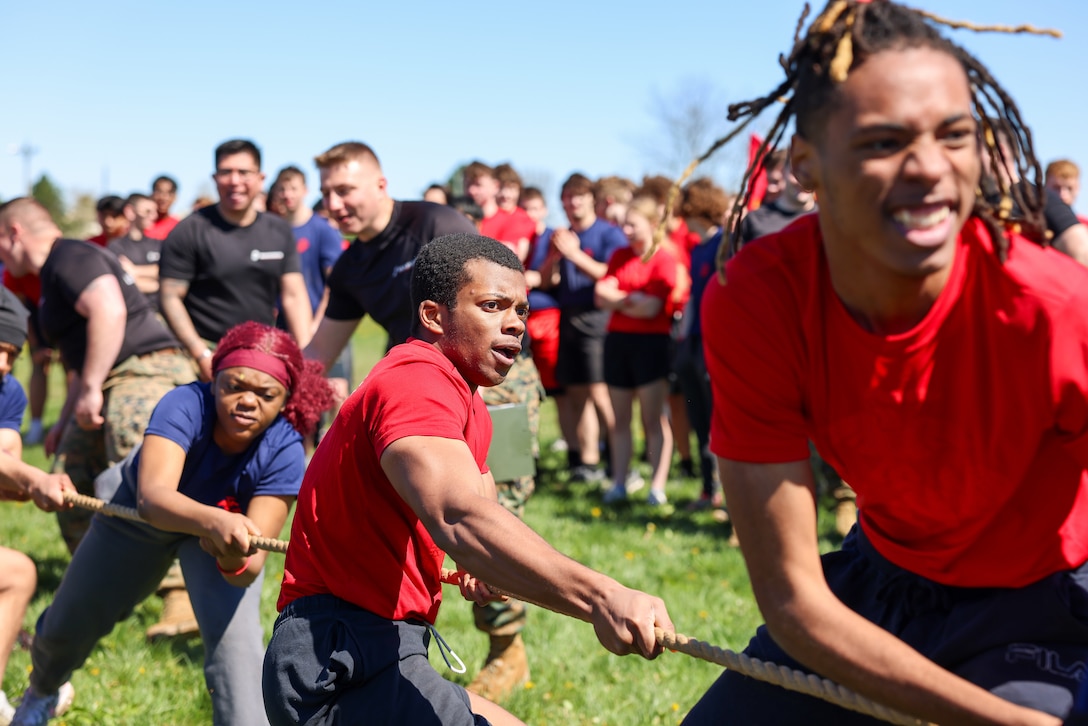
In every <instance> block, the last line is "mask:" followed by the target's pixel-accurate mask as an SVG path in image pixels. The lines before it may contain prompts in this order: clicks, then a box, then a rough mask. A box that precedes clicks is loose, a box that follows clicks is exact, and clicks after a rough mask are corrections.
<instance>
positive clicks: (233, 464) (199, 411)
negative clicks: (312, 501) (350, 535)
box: [113, 383, 306, 512]
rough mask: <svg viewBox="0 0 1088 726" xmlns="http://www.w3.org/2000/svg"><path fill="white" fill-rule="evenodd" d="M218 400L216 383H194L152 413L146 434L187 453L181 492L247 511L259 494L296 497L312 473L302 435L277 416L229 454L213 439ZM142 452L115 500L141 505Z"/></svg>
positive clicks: (131, 459) (129, 463) (130, 462)
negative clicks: (304, 476)
mask: <svg viewBox="0 0 1088 726" xmlns="http://www.w3.org/2000/svg"><path fill="white" fill-rule="evenodd" d="M214 426H215V397H214V396H213V394H212V391H211V384H210V383H190V384H188V385H185V386H179V387H178V388H175V389H174V390H172V391H170V392H169V393H167V394H166V395H165V396H163V397H162V400H161V401H159V403H158V405H157V406H155V410H154V411H152V412H151V420H150V421H149V422H148V424H147V431H146V432H145V436H146V435H149V434H150V435H155V436H162V437H163V438H167V439H170V440H171V441H173V442H174V443H176V444H177V445H178V446H180V447H181V448H182V449H184V450H185V454H186V456H185V466H184V467H183V468H182V472H181V480H180V482H179V484H178V491H179V492H181V493H182V494H184V495H185V496H187V497H189V498H190V499H194V500H196V501H198V502H200V503H201V504H208V505H210V506H217V505H219V504H220V502H222V501H224V500H228V501H229V500H230V499H233V501H234V502H236V503H237V504H238V506H239V508H240V509H241V511H242V512H245V511H246V510H247V508H248V507H249V501H250V499H252V498H253V497H255V496H259V495H269V496H292V497H293V496H296V495H297V494H298V489H299V486H300V485H301V484H302V474H303V472H304V471H305V469H306V456H305V453H304V451H303V448H302V436H300V435H299V433H298V432H297V431H295V430H294V428H292V427H291V424H289V423H288V422H287V419H285V418H283V416H277V417H276V420H275V421H273V422H272V425H271V426H269V427H268V428H267V429H266V430H265V432H264V433H263V434H261V436H260V438H258V439H257V440H256V441H254V442H253V443H252V444H251V445H250V446H249V448H247V449H246V450H245V451H243V452H242V453H240V454H226V453H224V452H223V451H222V449H220V448H219V446H217V445H216V443H215V441H213V440H212V432H213V429H214ZM141 448H142V446H141V447H140V448H137V449H136V450H135V451H133V453H132V454H130V455H129V456H128V458H127V459H126V460H125V461H124V462H122V464H121V466H124V467H125V468H124V469H123V470H122V472H121V475H122V485H121V490H122V491H119V492H118V494H117V497H115V498H114V500H113V501H115V502H117V503H120V504H124V503H126V502H125V501H124V500H125V499H128V500H130V501H131V502H132V503H133V504H134V503H135V501H136V478H137V477H136V475H137V473H138V472H139V470H140V450H141Z"/></svg>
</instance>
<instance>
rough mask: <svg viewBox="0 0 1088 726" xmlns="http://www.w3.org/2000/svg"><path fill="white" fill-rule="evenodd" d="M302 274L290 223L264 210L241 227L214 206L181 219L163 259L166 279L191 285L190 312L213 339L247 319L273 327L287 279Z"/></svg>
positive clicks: (198, 326)
mask: <svg viewBox="0 0 1088 726" xmlns="http://www.w3.org/2000/svg"><path fill="white" fill-rule="evenodd" d="M300 270H301V267H300V266H299V261H298V249H297V248H296V246H295V236H294V234H292V233H291V228H290V227H289V226H288V225H287V222H285V221H283V220H282V219H280V218H279V217H277V216H275V215H272V214H265V213H263V212H262V213H260V214H258V215H257V219H256V220H254V222H253V224H251V225H249V226H248V227H238V226H236V225H233V224H231V223H230V222H228V221H227V220H225V219H223V215H221V214H220V213H219V207H218V205H214V204H213V205H210V206H207V207H204V208H203V209H198V210H197V211H195V212H193V213H192V214H190V215H189V216H188V217H186V218H185V219H183V220H181V221H180V222H179V223H178V226H177V227H174V229H173V231H172V232H170V234H169V236H167V238H166V240H165V241H164V242H163V245H162V257H161V258H160V259H159V279H160V280H162V279H166V278H170V279H174V280H184V281H186V282H188V283H189V291H188V292H187V293H186V295H185V309H186V310H187V311H188V313H189V317H190V318H192V320H193V327H195V328H196V332H197V333H198V334H199V335H200V337H201V338H204V339H205V340H211V341H217V340H219V339H220V338H222V337H223V334H224V333H226V332H227V331H228V330H230V329H231V328H232V327H234V326H235V325H238V324H239V323H243V322H245V321H247V320H256V321H258V322H261V323H265V324H266V325H271V324H272V323H273V322H274V321H275V319H276V300H277V299H278V298H279V295H280V280H281V278H282V277H283V275H285V274H287V273H290V272H300Z"/></svg>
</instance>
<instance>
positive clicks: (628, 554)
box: [623, 550, 635, 560]
mask: <svg viewBox="0 0 1088 726" xmlns="http://www.w3.org/2000/svg"><path fill="white" fill-rule="evenodd" d="M623 556H624V557H625V558H627V559H629V560H633V559H635V553H634V552H631V551H630V550H628V551H627V552H624V553H623Z"/></svg>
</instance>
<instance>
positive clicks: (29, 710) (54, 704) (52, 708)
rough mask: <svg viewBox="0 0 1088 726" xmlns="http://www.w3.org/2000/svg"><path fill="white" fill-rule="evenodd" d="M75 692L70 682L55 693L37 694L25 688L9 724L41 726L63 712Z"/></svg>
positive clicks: (68, 705) (13, 725) (12, 725)
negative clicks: (20, 701)
mask: <svg viewBox="0 0 1088 726" xmlns="http://www.w3.org/2000/svg"><path fill="white" fill-rule="evenodd" d="M75 695H76V692H75V689H74V688H72V684H71V683H65V684H64V685H63V686H61V687H60V689H59V690H58V691H57V692H56V693H51V694H49V695H48V696H39V695H38V694H36V693H34V689H32V688H27V689H26V693H24V694H23V701H22V703H20V704H19V708H17V709H15V714H14V715H13V716H12V719H11V726H43V724H45V723H46V722H48V721H49V719H51V718H55V717H57V716H60V715H62V714H64V713H65V712H66V711H67V710H68V709H69V708H71V706H72V699H74V698H75Z"/></svg>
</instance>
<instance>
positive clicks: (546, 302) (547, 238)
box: [529, 227, 559, 314]
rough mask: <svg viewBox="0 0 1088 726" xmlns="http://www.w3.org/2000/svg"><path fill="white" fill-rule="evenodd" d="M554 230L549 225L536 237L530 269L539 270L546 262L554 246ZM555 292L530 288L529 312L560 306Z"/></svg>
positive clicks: (530, 259)
mask: <svg viewBox="0 0 1088 726" xmlns="http://www.w3.org/2000/svg"><path fill="white" fill-rule="evenodd" d="M554 231H555V230H554V229H552V228H551V227H548V228H547V229H545V230H544V231H543V232H541V233H540V236H539V237H537V238H536V242H535V243H534V244H533V255H532V257H530V258H529V269H530V270H536V271H539V270H540V267H541V265H543V264H544V260H545V258H547V256H548V252H549V251H551V248H552V232H554ZM553 292H554V290H530V291H529V313H530V314H532V311H533V310H550V309H552V308H557V307H559V301H558V300H556V299H555V295H553V294H552V293H553Z"/></svg>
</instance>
